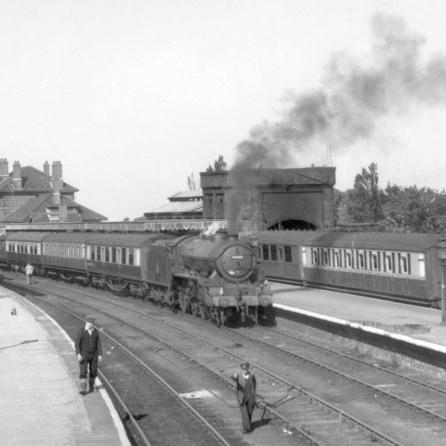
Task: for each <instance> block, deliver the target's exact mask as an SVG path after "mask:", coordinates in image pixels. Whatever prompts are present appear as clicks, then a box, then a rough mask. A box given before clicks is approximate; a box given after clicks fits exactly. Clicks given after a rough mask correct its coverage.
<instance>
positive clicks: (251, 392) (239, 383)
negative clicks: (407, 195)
mask: <svg viewBox="0 0 446 446" xmlns="http://www.w3.org/2000/svg"><path fill="white" fill-rule="evenodd" d="M232 379H233V380H234V381H235V382H236V395H237V401H238V404H239V407H240V414H241V416H242V432H243V433H244V434H247V433H248V432H251V431H252V426H251V418H252V413H253V412H254V407H255V405H256V388H257V382H256V377H255V376H254V374H253V373H252V372H251V371H250V365H249V362H242V363H241V364H240V371H239V372H238V373H235V374H234V375H232Z"/></svg>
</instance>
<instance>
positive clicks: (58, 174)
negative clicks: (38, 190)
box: [52, 161, 62, 180]
mask: <svg viewBox="0 0 446 446" xmlns="http://www.w3.org/2000/svg"><path fill="white" fill-rule="evenodd" d="M52 171H53V172H52V173H53V180H61V179H62V163H61V162H60V161H53V165H52Z"/></svg>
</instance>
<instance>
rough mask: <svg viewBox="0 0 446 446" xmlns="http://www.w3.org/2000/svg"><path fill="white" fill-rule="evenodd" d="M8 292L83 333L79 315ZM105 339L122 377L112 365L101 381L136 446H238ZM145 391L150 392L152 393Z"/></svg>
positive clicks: (33, 295) (35, 296) (37, 295)
mask: <svg viewBox="0 0 446 446" xmlns="http://www.w3.org/2000/svg"><path fill="white" fill-rule="evenodd" d="M9 288H10V289H12V290H14V291H16V292H19V293H20V294H22V295H23V294H26V295H27V298H28V299H30V300H32V301H34V302H36V300H38V301H39V302H36V303H38V304H40V305H39V306H40V307H41V308H42V309H44V310H45V311H47V312H49V313H50V314H53V315H54V316H55V317H56V318H57V319H58V320H61V321H62V322H64V321H65V323H63V325H64V327H65V328H67V331H68V333H69V334H71V335H72V337H74V334H75V333H76V330H77V329H78V328H79V324H76V323H74V324H73V321H74V322H80V323H81V324H82V323H83V319H82V317H81V316H80V314H79V313H78V312H75V311H72V310H70V309H68V308H66V307H64V306H61V305H58V304H57V303H55V302H49V301H48V300H46V299H45V295H44V294H43V293H41V292H35V291H33V290H31V289H29V288H28V287H23V286H9ZM84 308H85V306H84ZM91 309H93V308H91ZM67 316H68V317H69V319H68V322H67V320H66V318H67ZM101 333H102V336H103V350H104V351H105V352H110V351H113V356H114V362H115V363H118V364H119V365H120V366H119V371H116V370H113V365H111V366H105V368H104V367H103V368H102V369H103V370H102V371H101V370H100V371H99V376H100V379H101V381H102V382H103V383H104V384H105V387H106V388H107V389H108V391H109V393H110V394H111V396H112V399H113V400H114V403H115V405H116V406H117V410H118V412H119V413H120V415H121V419H122V420H123V421H124V422H125V424H126V429H127V431H128V432H129V433H130V435H131V438H132V440H133V443H134V444H136V445H144V446H155V445H160V446H161V445H166V444H174V443H176V444H181V445H191V446H192V445H193V446H195V445H203V446H205V445H222V446H230V445H233V444H238V443H239V442H238V441H234V438H233V435H231V434H230V433H229V432H226V433H225V436H223V435H222V434H220V433H219V432H218V430H217V429H216V428H215V427H214V426H213V424H212V421H210V420H208V419H206V418H205V417H204V416H202V415H201V414H200V413H199V412H198V411H197V410H196V408H194V406H193V405H192V404H190V403H189V402H188V401H187V399H185V398H184V396H182V394H183V393H184V389H181V390H176V389H175V388H174V387H173V386H172V385H170V384H169V383H168V382H167V381H166V380H165V379H163V378H162V377H161V376H160V375H159V373H157V372H156V371H155V370H154V368H152V367H151V366H150V365H149V364H148V362H147V361H146V360H144V359H141V357H140V356H139V355H138V354H135V353H134V352H132V351H131V349H129V348H128V347H127V346H125V345H124V344H123V343H122V342H120V341H119V340H118V339H117V338H116V337H115V336H113V335H111V334H110V333H107V332H105V331H104V330H101ZM126 380H131V381H134V382H137V383H138V386H137V387H134V386H132V387H130V388H129V386H127V385H126ZM146 389H150V392H147V390H146ZM225 437H226V438H225Z"/></svg>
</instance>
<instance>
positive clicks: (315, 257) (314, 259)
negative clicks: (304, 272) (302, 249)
mask: <svg viewBox="0 0 446 446" xmlns="http://www.w3.org/2000/svg"><path fill="white" fill-rule="evenodd" d="M311 264H312V265H319V252H318V249H317V248H311Z"/></svg>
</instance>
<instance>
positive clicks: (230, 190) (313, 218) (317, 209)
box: [200, 167, 336, 231]
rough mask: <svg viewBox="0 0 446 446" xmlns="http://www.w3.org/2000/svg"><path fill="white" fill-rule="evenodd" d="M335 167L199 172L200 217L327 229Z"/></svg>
mask: <svg viewBox="0 0 446 446" xmlns="http://www.w3.org/2000/svg"><path fill="white" fill-rule="evenodd" d="M335 172H336V169H335V168H334V167H309V168H296V169H255V170H245V171H241V172H237V173H236V172H235V171H228V172H203V173H201V174H200V175H201V187H202V189H203V217H204V218H205V219H209V218H212V219H216V220H218V219H225V220H226V221H227V224H228V225H229V226H230V225H231V224H234V226H235V227H236V228H238V229H241V230H254V231H256V230H268V229H308V230H314V229H317V230H321V231H324V230H327V229H328V228H331V227H333V226H334V200H333V198H334V196H333V195H334V184H335V182H336V179H335ZM240 178H241V179H240ZM241 197H243V198H241ZM231 208H232V209H231ZM232 220H234V221H232Z"/></svg>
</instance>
